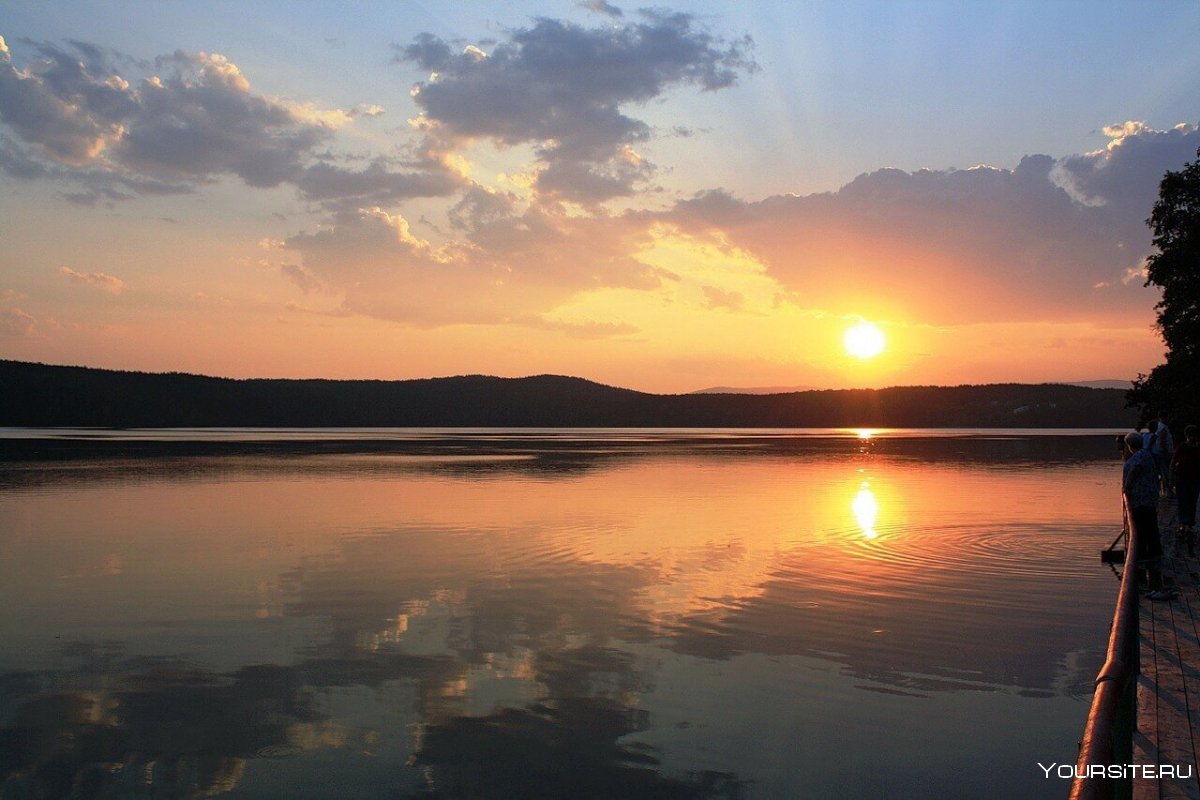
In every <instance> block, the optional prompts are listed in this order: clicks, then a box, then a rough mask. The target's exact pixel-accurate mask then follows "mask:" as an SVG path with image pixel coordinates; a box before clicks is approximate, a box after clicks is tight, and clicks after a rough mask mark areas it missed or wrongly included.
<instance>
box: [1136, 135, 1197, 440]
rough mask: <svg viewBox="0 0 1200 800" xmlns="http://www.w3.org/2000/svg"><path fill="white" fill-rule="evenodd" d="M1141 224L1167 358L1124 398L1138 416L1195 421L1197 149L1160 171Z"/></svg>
mask: <svg viewBox="0 0 1200 800" xmlns="http://www.w3.org/2000/svg"><path fill="white" fill-rule="evenodd" d="M1146 224H1148V225H1149V226H1150V228H1151V230H1153V231H1154V240H1153V242H1154V247H1155V248H1156V250H1157V252H1156V253H1154V254H1153V255H1151V256H1150V257H1149V258H1148V259H1147V260H1146V285H1147V286H1150V285H1154V286H1158V287H1160V288H1161V289H1162V299H1161V300H1159V302H1158V304H1157V305H1156V306H1155V307H1154V308H1155V311H1156V312H1157V322H1158V331H1159V333H1160V334H1162V338H1163V343H1164V344H1165V345H1166V346H1167V360H1166V363H1164V364H1160V365H1158V366H1157V367H1155V368H1154V369H1153V370H1151V371H1150V374H1149V375H1139V376H1138V379H1137V380H1136V381H1134V383H1133V388H1132V389H1130V391H1129V396H1128V399H1129V404H1130V405H1131V406H1137V407H1138V409H1139V414H1140V416H1141V419H1142V421H1146V420H1149V419H1152V418H1154V417H1156V416H1157V415H1158V413H1159V412H1160V411H1167V412H1170V413H1171V414H1172V415H1173V416H1174V417H1175V419H1177V420H1179V421H1180V422H1195V423H1200V150H1197V151H1196V160H1195V161H1193V162H1191V163H1189V164H1185V165H1184V167H1183V169H1181V170H1179V171H1178V172H1168V173H1167V174H1166V175H1164V176H1163V179H1162V183H1160V184H1159V187H1158V201H1157V202H1156V203H1155V204H1154V210H1153V212H1151V214H1150V219H1148V220H1146Z"/></svg>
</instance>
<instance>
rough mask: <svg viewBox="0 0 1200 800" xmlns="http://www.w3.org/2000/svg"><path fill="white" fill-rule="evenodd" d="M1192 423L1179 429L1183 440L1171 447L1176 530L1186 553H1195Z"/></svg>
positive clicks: (1197, 451) (1197, 460) (1199, 474)
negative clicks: (1177, 523)
mask: <svg viewBox="0 0 1200 800" xmlns="http://www.w3.org/2000/svg"><path fill="white" fill-rule="evenodd" d="M1198 433H1200V431H1197V428H1196V426H1195V425H1188V426H1187V427H1186V428H1184V431H1183V441H1182V442H1181V443H1180V444H1179V446H1178V447H1176V448H1175V455H1174V457H1173V458H1172V459H1171V473H1172V474H1173V475H1174V476H1175V497H1176V498H1177V502H1178V503H1179V533H1180V535H1181V536H1182V537H1183V541H1184V542H1185V543H1186V544H1187V549H1188V555H1189V556H1194V555H1195V554H1196V499H1197V498H1198V497H1200V441H1197V434H1198Z"/></svg>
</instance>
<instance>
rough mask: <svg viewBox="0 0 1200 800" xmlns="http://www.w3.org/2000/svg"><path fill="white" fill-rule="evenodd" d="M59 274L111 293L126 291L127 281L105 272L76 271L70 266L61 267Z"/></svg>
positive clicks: (78, 282)
mask: <svg viewBox="0 0 1200 800" xmlns="http://www.w3.org/2000/svg"><path fill="white" fill-rule="evenodd" d="M58 274H60V275H62V276H63V277H64V278H66V279H67V280H68V281H70V282H71V283H75V284H80V285H83V286H92V287H95V288H97V289H100V290H102V291H105V292H108V293H109V294H120V293H121V292H123V291H125V281H123V280H121V279H120V278H117V277H114V276H112V275H106V274H104V273H103V272H76V271H75V270H73V269H71V268H70V267H59V268H58Z"/></svg>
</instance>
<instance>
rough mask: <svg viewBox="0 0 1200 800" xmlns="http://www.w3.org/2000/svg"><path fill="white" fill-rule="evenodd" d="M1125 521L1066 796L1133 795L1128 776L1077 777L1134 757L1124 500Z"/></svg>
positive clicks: (1133, 582)
mask: <svg viewBox="0 0 1200 800" xmlns="http://www.w3.org/2000/svg"><path fill="white" fill-rule="evenodd" d="M1125 523H1126V526H1127V529H1128V531H1129V538H1128V539H1127V540H1126V542H1125V569H1124V571H1123V573H1122V575H1121V588H1120V590H1119V591H1118V593H1117V609H1116V611H1115V612H1114V613H1113V621H1112V630H1111V631H1110V632H1109V635H1108V654H1107V657H1106V658H1105V660H1104V666H1103V667H1101V668H1100V674H1099V675H1097V676H1096V691H1095V693H1094V694H1093V695H1092V708H1091V710H1090V711H1089V712H1088V719H1087V727H1086V728H1084V731H1083V741H1082V742H1081V743H1080V746H1079V761H1078V762H1077V763H1076V768H1075V775H1076V776H1077V777H1076V778H1075V781H1074V783H1073V784H1072V785H1071V800H1112V798H1128V797H1131V796H1132V794H1133V782H1132V780H1131V779H1129V778H1107V777H1099V776H1097V777H1078V776H1081V775H1082V776H1086V775H1087V772H1088V767H1089V766H1091V767H1093V769H1095V767H1096V765H1105V766H1107V765H1110V764H1128V763H1130V761H1131V759H1132V757H1133V730H1134V727H1135V726H1136V723H1137V707H1136V702H1135V701H1136V696H1137V676H1138V669H1139V665H1138V650H1139V642H1138V578H1137V573H1138V569H1137V541H1138V532H1137V527H1136V526H1135V525H1134V524H1133V518H1132V517H1131V516H1130V514H1129V503H1128V501H1126V503H1125Z"/></svg>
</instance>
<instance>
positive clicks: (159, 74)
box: [0, 39, 457, 205]
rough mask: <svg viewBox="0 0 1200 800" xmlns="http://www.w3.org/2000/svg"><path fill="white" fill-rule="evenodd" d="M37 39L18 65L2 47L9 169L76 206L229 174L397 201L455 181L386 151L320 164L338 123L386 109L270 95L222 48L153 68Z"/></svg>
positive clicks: (431, 164) (428, 161)
mask: <svg viewBox="0 0 1200 800" xmlns="http://www.w3.org/2000/svg"><path fill="white" fill-rule="evenodd" d="M0 43H3V40H2V39H0ZM36 48H37V54H38V58H37V59H36V60H35V61H34V62H33V63H31V64H29V65H28V66H26V67H25V68H23V69H18V68H17V67H16V65H14V64H13V62H12V54H11V52H10V51H9V50H8V48H7V46H3V47H0V121H2V122H3V123H4V124H5V125H6V126H7V127H8V129H9V130H10V131H11V132H12V133H13V134H14V135H15V137H16V139H12V138H10V137H7V136H0V169H3V170H4V171H5V172H7V173H8V174H10V175H13V176H14V177H19V178H26V179H33V178H52V179H56V180H58V181H60V182H71V183H74V184H76V185H77V186H79V187H80V188H79V190H78V191H74V192H71V193H68V194H67V195H66V196H67V199H69V200H72V201H74V202H77V203H82V204H87V205H92V204H95V203H96V202H98V201H101V200H105V201H119V200H125V199H128V198H130V197H133V196H138V195H160V194H177V193H182V192H188V191H193V190H194V189H195V188H196V187H197V186H200V185H203V184H206V183H210V182H212V181H215V180H217V179H220V178H222V177H227V176H233V177H236V178H238V179H240V180H241V181H242V182H244V183H245V184H247V185H248V186H253V187H259V188H271V187H275V186H279V185H281V184H285V183H286V184H293V185H295V186H297V188H299V190H300V191H301V193H302V195H304V196H305V197H306V198H307V199H311V200H315V201H318V202H322V201H333V200H335V199H340V198H344V197H346V196H349V197H354V198H363V197H367V198H369V199H375V200H387V201H393V200H396V199H400V198H407V197H419V196H430V195H442V194H446V193H448V192H449V191H452V190H453V189H454V187H455V186H456V185H457V183H456V182H455V180H456V179H453V178H448V177H447V175H448V174H451V173H448V171H447V168H446V166H445V165H444V164H442V163H441V162H440V161H438V160H437V158H433V157H428V158H425V159H424V160H423V161H421V162H420V163H419V165H418V168H417V170H416V171H414V172H406V173H396V174H393V173H390V172H389V170H388V168H387V165H386V162H384V161H382V160H377V161H375V162H373V163H372V165H371V166H370V167H368V168H367V169H366V170H364V171H360V172H353V171H347V170H343V169H340V168H337V167H333V166H330V165H328V164H325V163H321V162H320V161H319V153H320V150H321V149H322V148H325V147H327V145H329V144H330V142H331V141H332V140H333V137H334V133H335V131H336V130H337V129H338V128H339V127H341V126H343V125H347V124H350V123H351V122H352V121H353V120H354V119H356V118H359V117H374V116H378V115H380V114H382V113H383V108H382V107H380V106H377V105H372V104H362V105H359V106H356V107H355V108H354V109H352V110H350V111H343V110H340V109H323V108H319V107H317V106H316V105H314V104H312V103H297V102H292V101H288V100H281V99H277V98H272V97H268V96H265V95H262V94H260V93H258V92H255V91H254V90H253V88H252V87H251V84H250V81H249V80H248V79H247V78H246V76H245V75H243V74H242V71H241V70H240V69H239V68H238V66H237V65H236V64H234V63H233V62H231V61H230V60H229V59H228V58H226V57H225V56H223V55H220V54H217V53H203V52H201V53H195V54H193V53H186V52H183V51H177V52H175V53H174V54H172V55H169V56H162V57H159V58H157V59H155V61H154V62H153V64H152V65H151V64H146V63H143V62H138V61H136V60H134V59H131V58H129V57H127V56H122V55H121V54H117V53H112V52H110V51H106V50H103V49H102V48H99V47H96V46H95V45H90V44H87V43H83V42H71V43H70V44H69V45H68V46H67V47H66V48H60V47H56V46H53V45H49V44H41V45H36ZM151 67H152V68H151ZM123 69H128V70H132V71H133V72H127V73H126V75H128V76H129V77H125V76H123V75H122V74H121V71H122V70H123ZM134 73H141V75H142V76H141V77H137V75H136V74H134ZM17 140H19V143H18V141H17Z"/></svg>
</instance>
